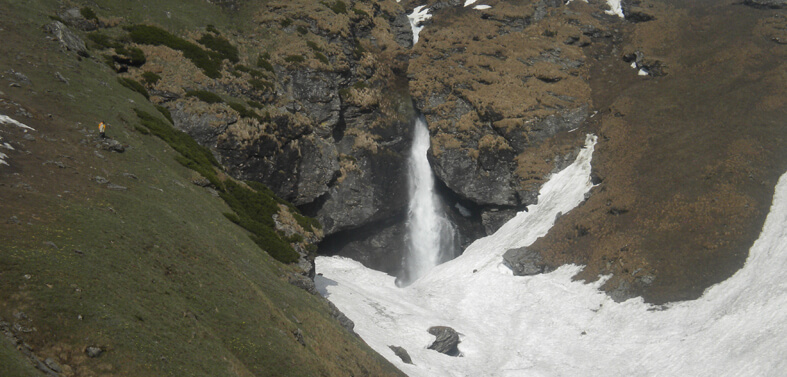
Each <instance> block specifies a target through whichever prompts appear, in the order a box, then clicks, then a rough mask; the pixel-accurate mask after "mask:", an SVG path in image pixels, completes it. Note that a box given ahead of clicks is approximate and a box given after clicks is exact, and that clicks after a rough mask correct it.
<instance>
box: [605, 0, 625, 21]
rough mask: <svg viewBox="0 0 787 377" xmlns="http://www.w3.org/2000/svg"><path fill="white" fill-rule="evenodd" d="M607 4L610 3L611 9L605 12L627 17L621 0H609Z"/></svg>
mask: <svg viewBox="0 0 787 377" xmlns="http://www.w3.org/2000/svg"><path fill="white" fill-rule="evenodd" d="M607 5H609V10H606V11H604V13H606V14H608V15H611V16H615V15H617V16H618V17H620V18H626V16H624V15H623V6H622V5H621V0H607Z"/></svg>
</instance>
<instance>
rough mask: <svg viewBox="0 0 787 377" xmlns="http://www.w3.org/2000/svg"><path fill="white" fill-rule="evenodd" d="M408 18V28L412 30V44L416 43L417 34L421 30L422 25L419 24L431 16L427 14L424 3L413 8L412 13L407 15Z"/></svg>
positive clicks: (427, 9) (427, 10)
mask: <svg viewBox="0 0 787 377" xmlns="http://www.w3.org/2000/svg"><path fill="white" fill-rule="evenodd" d="M407 18H408V19H409V20H410V28H411V29H412V30H413V46H415V44H416V43H418V34H419V33H420V32H421V30H423V28H424V26H423V25H421V23H423V22H424V21H426V20H428V19H430V18H432V15H431V14H429V8H426V5H421V6H417V7H415V9H413V13H410V14H408V15H407Z"/></svg>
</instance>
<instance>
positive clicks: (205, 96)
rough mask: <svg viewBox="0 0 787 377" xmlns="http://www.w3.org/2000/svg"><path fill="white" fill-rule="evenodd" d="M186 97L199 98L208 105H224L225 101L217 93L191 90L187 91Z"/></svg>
mask: <svg viewBox="0 0 787 377" xmlns="http://www.w3.org/2000/svg"><path fill="white" fill-rule="evenodd" d="M186 97H197V99H199V100H200V101H202V102H207V103H222V102H224V99H222V98H221V96H219V95H218V94H216V93H213V92H209V91H207V90H189V91H186Z"/></svg>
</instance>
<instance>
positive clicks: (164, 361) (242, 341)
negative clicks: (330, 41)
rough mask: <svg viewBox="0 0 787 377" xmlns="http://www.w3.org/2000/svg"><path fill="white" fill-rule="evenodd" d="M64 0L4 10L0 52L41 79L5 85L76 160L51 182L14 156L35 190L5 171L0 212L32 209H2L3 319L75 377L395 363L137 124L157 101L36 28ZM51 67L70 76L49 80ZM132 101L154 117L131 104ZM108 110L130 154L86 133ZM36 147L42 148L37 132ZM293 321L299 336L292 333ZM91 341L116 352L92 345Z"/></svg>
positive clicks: (196, 22)
mask: <svg viewBox="0 0 787 377" xmlns="http://www.w3.org/2000/svg"><path fill="white" fill-rule="evenodd" d="M59 5H60V3H59V2H58V1H55V0H7V1H3V2H0V24H2V25H9V26H8V27H6V26H4V32H3V34H4V41H3V43H2V44H0V66H4V67H9V68H14V69H16V70H19V71H22V72H24V73H25V74H26V75H28V77H30V79H31V81H32V82H33V84H31V85H30V87H29V88H27V89H29V90H19V91H10V90H4V92H6V97H7V98H8V99H9V100H14V101H15V102H17V103H19V104H20V106H23V107H24V108H26V109H28V110H29V111H31V112H33V113H36V114H52V115H53V117H52V118H51V119H50V120H47V121H46V122H36V123H37V124H36V126H37V127H36V128H37V129H38V132H41V133H46V134H51V135H53V137H54V136H57V138H58V142H57V143H55V144H56V145H55V144H52V147H53V148H57V150H56V153H58V154H62V155H63V156H69V157H68V161H72V162H73V165H70V166H69V168H68V169H60V170H55V171H54V173H52V174H59V176H58V179H57V185H50V186H49V187H46V186H43V185H42V184H41V183H40V182H38V181H37V180H38V179H43V178H46V177H47V176H50V172H49V171H46V170H45V169H46V167H43V166H42V165H41V164H40V162H36V160H35V159H34V158H33V160H30V161H31V162H30V163H29V164H27V165H25V164H24V163H23V158H19V159H17V160H15V164H17V165H15V169H19V170H18V171H19V172H20V178H21V179H25V180H27V182H30V183H31V184H32V185H34V186H35V187H36V188H37V189H38V190H36V191H32V192H29V191H24V190H22V189H19V188H13V187H11V186H10V185H6V186H5V187H4V190H3V191H2V192H5V193H9V192H12V193H13V194H14V195H13V198H14V199H13V200H12V201H4V202H3V205H2V206H0V211H2V212H3V215H4V216H5V215H6V214H8V213H9V212H10V213H13V214H17V215H19V216H20V217H21V218H24V219H29V218H30V216H31V214H35V220H31V221H32V222H31V224H32V225H27V223H24V224H22V225H20V226H17V225H11V224H8V223H6V222H5V221H2V222H0V232H1V233H0V234H2V235H3V240H2V242H0V276H2V282H3V284H0V302H1V303H2V305H0V317H2V318H3V319H4V320H6V321H8V320H9V319H11V318H13V314H14V313H15V312H18V311H24V313H25V314H26V315H27V316H28V317H29V318H31V321H32V322H31V323H32V324H33V325H34V326H35V328H36V331H35V332H31V333H24V334H21V337H22V338H23V341H25V342H26V343H28V344H30V345H31V346H32V347H33V348H34V352H36V353H37V354H38V355H39V356H40V357H41V358H42V359H44V358H46V357H53V358H55V359H56V360H58V362H60V363H61V365H66V364H70V365H71V366H72V367H74V369H75V370H78V372H77V375H108V374H112V375H117V376H131V377H136V376H140V377H158V376H238V375H241V376H253V375H256V376H342V375H358V376H360V375H372V376H379V375H401V373H398V372H397V371H396V370H395V369H394V368H393V367H392V366H391V365H390V364H389V363H387V362H386V361H385V360H383V359H382V358H381V357H380V356H379V355H376V354H375V353H374V352H372V351H371V349H370V348H369V347H368V346H367V345H365V344H364V343H363V342H362V341H361V340H359V339H358V338H356V337H355V336H353V335H352V334H350V333H348V332H346V331H344V329H342V328H341V327H340V325H339V324H338V323H337V321H336V320H335V319H333V318H331V316H330V314H329V308H328V306H327V303H326V302H325V301H324V300H323V299H321V298H319V297H316V296H313V295H310V294H308V293H306V292H305V291H303V290H302V289H299V288H296V287H294V286H292V285H290V284H289V283H288V282H287V276H288V275H289V274H290V273H291V272H292V271H294V270H293V267H291V266H288V265H283V264H281V263H279V262H277V261H276V260H275V259H273V258H272V257H271V256H270V255H269V254H268V253H266V252H263V251H261V250H260V247H259V246H258V245H257V244H256V243H255V242H253V241H252V240H251V239H250V238H249V233H248V231H247V230H245V229H242V228H241V227H239V226H237V225H236V224H234V223H232V222H231V221H228V220H227V219H226V218H225V217H224V213H228V212H231V211H232V210H231V208H230V207H228V205H227V204H226V203H225V202H224V201H223V200H221V199H220V198H217V197H215V196H213V195H211V193H210V192H209V191H208V190H206V189H205V188H202V187H199V186H196V185H192V184H191V183H190V181H191V180H192V179H193V178H194V177H195V173H194V172H193V171H192V170H190V169H187V168H185V167H184V166H183V165H182V164H181V163H179V162H178V161H176V159H175V158H174V157H175V156H179V155H180V153H179V152H177V151H173V148H172V147H170V146H169V145H168V143H165V142H164V141H163V140H161V139H160V138H159V137H150V136H146V135H144V134H141V133H139V132H136V131H135V130H136V129H137V128H139V129H144V130H147V132H149V133H153V131H154V130H157V132H162V131H161V130H160V129H159V128H158V127H157V126H156V125H161V124H164V125H167V126H170V125H169V124H168V123H167V121H165V120H164V116H162V115H159V114H158V113H157V112H156V109H155V108H154V107H153V106H152V104H150V103H148V102H146V101H144V100H141V99H138V98H137V97H136V95H135V94H133V93H132V92H131V91H128V90H126V89H125V88H124V87H123V86H121V84H120V82H119V81H117V80H116V78H117V76H116V75H115V73H114V72H112V71H111V70H110V69H108V68H107V67H106V66H105V65H104V62H103V61H98V60H94V59H81V60H80V59H77V57H76V56H74V55H73V54H68V53H62V52H60V51H59V49H56V48H51V46H52V42H51V41H49V40H45V39H44V38H37V37H36V36H37V35H41V34H40V33H41V31H40V26H41V25H43V24H45V23H47V22H50V20H49V15H52V14H55V13H56V11H57V10H58V6H59ZM99 10H100V11H101V15H102V17H107V18H110V17H123V18H124V20H127V21H128V22H129V23H148V24H159V25H167V27H168V28H170V31H171V32H173V33H174V32H177V33H185V32H195V31H199V30H202V28H204V25H207V24H214V25H216V26H217V28H219V29H221V30H238V29H240V28H241V26H242V25H253V24H252V23H250V21H246V20H247V18H240V19H237V20H234V19H231V17H230V16H229V15H228V12H224V11H221V10H220V8H218V7H216V6H214V5H210V4H208V3H207V2H205V1H202V0H199V1H198V0H183V1H179V2H161V1H152V0H140V1H133V2H129V1H126V0H105V1H102V2H101V8H100V9H99ZM167 12H170V14H171V15H172V18H171V19H170V18H168V17H167V16H166V14H167ZM234 14H236V15H237V16H236V17H247V16H246V15H247V14H248V12H247V13H244V12H234ZM248 19H250V16H249V17H248ZM184 35H185V34H184ZM110 47H112V48H114V46H110ZM23 50H24V51H28V53H29V55H26V58H29V59H31V60H35V61H40V62H49V63H48V64H41V65H40V67H38V68H36V69H32V68H30V69H26V68H25V67H24V66H23V65H22V64H23V63H22V62H18V61H16V60H15V58H14V57H15V56H17V55H18V51H23ZM268 59H270V58H268ZM55 72H60V73H61V74H63V75H64V76H65V77H67V78H69V80H70V85H68V86H66V85H63V84H62V83H60V82H58V81H57V80H53V79H52V77H53V76H54V74H55ZM195 87H196V85H195ZM131 98H133V100H134V102H133V103H132V102H130V101H129V99H131ZM134 108H138V109H139V110H140V111H141V112H142V113H145V114H146V115H143V116H142V117H141V118H138V117H137V115H136V113H135V111H134ZM99 119H103V120H106V121H107V122H108V123H109V124H110V127H109V128H108V134H109V136H111V137H112V138H114V139H116V140H118V141H119V142H121V143H123V144H124V145H127V146H128V148H127V150H126V152H125V153H122V154H118V153H109V152H104V151H101V154H102V155H103V156H104V158H99V157H97V156H96V155H95V154H94V151H95V149H94V146H93V143H91V142H88V143H86V144H83V143H80V142H81V141H82V140H88V141H91V140H92V139H90V136H86V135H85V134H83V133H82V129H83V128H84V129H86V130H91V132H93V133H94V132H95V130H94V128H95V124H96V123H97V121H98V120H99ZM143 123H147V125H152V127H151V128H148V127H147V126H145V125H142V124H143ZM170 128H171V126H170ZM161 129H164V130H166V128H161ZM163 132H164V134H165V135H168V134H170V132H171V131H163ZM176 135H177V134H176ZM173 137H177V136H173ZM184 142H185V139H184ZM176 145H177V143H176ZM37 146H38V148H41V149H40V150H46V149H45V147H43V144H36V143H31V148H37ZM206 157H207V156H206ZM31 158H32V157H31ZM39 169H40V170H39ZM97 174H98V175H102V176H107V177H109V178H110V179H111V181H112V182H113V183H116V184H120V185H123V186H126V187H128V190H126V191H112V190H107V189H106V187H104V186H100V185H97V184H95V183H94V182H92V181H91V180H90V178H91V177H93V176H95V175H97ZM124 174H133V175H134V177H135V178H134V179H132V178H129V177H127V176H126V175H124ZM2 179H3V178H2V177H0V180H2ZM2 183H3V184H6V183H7V181H3V182H2ZM55 186H56V188H54V187H55ZM64 190H67V191H68V192H67V193H64V192H63V191H64ZM255 191H258V190H256V189H255ZM56 194H57V195H56ZM58 195H59V196H58ZM4 218H7V217H4ZM44 241H52V242H54V243H56V244H57V245H58V248H57V249H54V248H52V247H50V246H46V245H43V242H44ZM75 250H79V253H77V252H76V251H75ZM25 276H28V277H29V278H26V277H25ZM296 329H301V330H302V332H303V334H304V337H305V340H306V346H305V347H304V346H302V345H300V344H299V343H298V342H297V341H296V340H295V338H294V337H293V335H292V332H293V331H295V330H296ZM88 345H100V346H102V347H103V348H104V349H106V350H107V351H106V352H105V353H104V354H103V355H102V356H101V357H100V358H97V359H86V358H85V357H84V348H85V347H86V346H88ZM61 357H63V358H64V359H62V360H61V359H60V358H61ZM80 360H81V361H80ZM80 362H81V364H79V366H77V365H76V363H80ZM36 373H38V372H36V371H34V370H33V369H32V368H31V366H30V365H29V364H28V360H27V359H26V358H25V357H24V356H22V355H21V353H19V352H18V351H16V350H15V349H14V348H13V347H11V346H9V345H8V344H6V343H3V344H0V375H2V376H9V377H15V376H29V375H37V374H36ZM39 374H40V373H39Z"/></svg>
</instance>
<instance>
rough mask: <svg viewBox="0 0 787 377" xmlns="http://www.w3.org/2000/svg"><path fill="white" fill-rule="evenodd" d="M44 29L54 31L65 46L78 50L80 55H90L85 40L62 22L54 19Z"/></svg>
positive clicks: (70, 49)
mask: <svg viewBox="0 0 787 377" xmlns="http://www.w3.org/2000/svg"><path fill="white" fill-rule="evenodd" d="M44 29H45V30H46V31H48V32H50V33H52V35H54V36H55V38H57V41H58V42H60V45H61V46H63V48H65V49H67V50H69V51H73V52H76V53H77V54H78V55H80V56H88V53H87V47H85V41H83V40H82V38H80V37H79V36H78V35H76V33H74V32H73V31H71V30H70V29H69V28H68V26H66V25H65V24H63V23H62V22H60V21H54V22H52V23H49V24H47V25H46V26H44Z"/></svg>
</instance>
